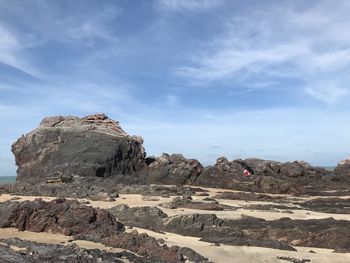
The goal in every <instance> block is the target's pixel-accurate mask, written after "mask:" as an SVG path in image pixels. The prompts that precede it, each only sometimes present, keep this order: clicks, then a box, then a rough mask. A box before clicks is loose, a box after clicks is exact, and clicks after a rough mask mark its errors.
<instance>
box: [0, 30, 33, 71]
mask: <svg viewBox="0 0 350 263" xmlns="http://www.w3.org/2000/svg"><path fill="white" fill-rule="evenodd" d="M23 48H24V47H23V45H22V44H20V40H19V38H18V35H17V34H15V33H14V32H11V31H10V30H8V29H7V28H5V27H4V26H3V25H1V24H0V62H1V63H3V64H6V65H9V66H11V67H13V68H16V69H17V70H20V71H23V72H25V73H26V74H29V75H32V76H35V75H37V74H38V72H37V70H36V69H35V68H34V67H32V66H31V65H30V64H29V63H27V62H26V61H25V59H23V57H22V56H21V55H20V53H21V50H22V49H23Z"/></svg>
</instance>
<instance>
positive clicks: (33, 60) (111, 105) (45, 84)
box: [0, 0, 350, 175]
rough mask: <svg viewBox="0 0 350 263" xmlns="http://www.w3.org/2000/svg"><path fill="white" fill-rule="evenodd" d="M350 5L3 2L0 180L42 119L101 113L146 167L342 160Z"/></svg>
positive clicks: (215, 0)
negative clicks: (137, 147) (181, 161)
mask: <svg viewBox="0 0 350 263" xmlns="http://www.w3.org/2000/svg"><path fill="white" fill-rule="evenodd" d="M349 14H350V2H349V1H346V0H344V1H342V0H339V1H336V2H334V1H331V0H329V1H322V0H319V1H313V0H310V1H297V0H296V1H288V0H285V1H277V0H276V1H273V0H271V1H258V0H255V1H253V0H247V1H238V0H237V1H235V0H159V1H157V0H154V1H151V0H144V1H142V0H139V1H122V0H118V1H114V0H111V1H108V0H104V1H97V0H96V1H90V0H81V1H79V0H75V1H70V0H55V1H54V0H46V1H40V0H26V1H20V0H11V1H9V0H0V117H1V124H0V174H1V175H11V174H15V169H16V168H15V165H14V159H13V157H12V153H11V152H10V146H11V144H12V143H13V142H14V141H15V140H16V139H17V138H18V137H19V136H20V135H21V134H22V133H27V132H29V131H30V130H32V129H33V128H35V127H36V126H37V125H38V124H39V122H40V121H41V119H42V118H43V117H45V116H48V115H78V116H84V115H87V114H91V113H95V112H105V113H106V114H107V115H109V116H110V117H111V118H113V119H115V120H119V121H120V123H121V125H122V127H123V128H124V129H125V130H126V131H127V132H129V133H130V134H138V135H141V136H142V137H143V138H144V140H145V147H146V151H147V153H148V154H150V155H159V154H161V153H162V152H168V153H176V152H181V153H183V154H184V155H185V156H186V157H189V158H197V159H199V160H200V161H202V162H203V163H205V164H208V163H213V162H214V161H215V160H216V158H217V157H219V156H221V155H226V156H227V157H228V158H229V159H233V158H245V157H251V156H255V157H261V158H266V159H275V160H280V161H293V160H300V159H304V160H306V161H309V162H311V163H313V164H317V165H334V164H336V163H337V162H338V161H339V160H341V159H344V158H345V157H347V156H348V155H349V152H350V136H349V135H348V132H349V128H350V121H349V120H350V117H349V116H350V115H349V113H350V106H349V103H348V101H349V98H350V96H349V94H350V86H349V80H350V74H349V70H350V34H349V28H350V19H349Z"/></svg>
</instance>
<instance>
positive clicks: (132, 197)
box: [0, 188, 350, 263]
mask: <svg viewBox="0 0 350 263" xmlns="http://www.w3.org/2000/svg"><path fill="white" fill-rule="evenodd" d="M205 189H206V190H207V191H208V193H209V196H210V197H213V196H215V195H216V194H218V192H224V191H226V192H229V191H230V190H225V189H213V188H205ZM231 192H238V191H232V190H231ZM276 196H283V197H284V200H286V201H287V202H286V203H283V205H287V206H288V205H292V202H293V203H294V202H296V201H305V200H311V199H314V198H326V197H317V196H316V197H315V196H313V197H297V198H296V197H294V196H288V195H276ZM14 197H15V199H17V200H14V201H24V200H34V199H35V198H37V197H36V196H13V195H8V194H3V195H0V202H4V201H7V200H10V199H11V198H14ZM173 197H174V196H171V197H169V198H165V197H157V198H158V199H159V200H157V201H145V200H142V195H138V194H120V197H119V198H117V199H116V201H113V202H106V201H91V200H89V202H90V204H89V205H91V206H93V207H99V208H104V209H107V208H111V207H113V206H115V205H118V204H127V205H129V206H130V207H135V206H158V207H159V208H160V209H162V210H163V211H164V212H165V213H167V214H168V216H172V215H180V214H193V213H202V214H208V213H215V214H216V215H217V216H218V217H220V218H232V219H238V218H241V217H242V216H253V217H258V218H263V219H265V220H275V219H279V218H282V217H290V218H292V219H321V218H329V217H333V218H335V219H343V220H350V215H346V214H330V213H318V212H313V211H308V210H305V209H300V210H293V209H291V210H292V211H293V214H290V213H283V212H275V211H261V210H260V211H258V210H248V209H244V208H243V209H242V208H239V209H237V210H235V211H215V212H214V211H204V210H196V209H182V208H178V209H165V208H162V207H160V206H159V204H161V203H163V202H170V201H171V200H172V198H173ZM40 198H42V199H43V200H45V201H50V200H52V199H55V198H53V197H40ZM203 198H205V197H202V196H193V200H194V201H202V199H203ZM83 200H86V199H83ZM217 201H219V203H221V204H224V205H230V206H233V207H242V206H245V205H251V204H261V205H263V204H265V205H266V204H274V203H273V202H264V201H243V200H225V199H217ZM281 211H283V210H281ZM133 229H136V230H138V231H139V232H140V233H147V234H148V235H150V236H154V237H156V238H163V239H164V240H166V243H167V244H168V245H169V246H172V245H177V246H186V247H190V248H192V249H194V250H195V251H197V252H198V253H200V254H202V255H203V256H206V257H208V258H209V259H210V260H212V261H214V262H248V263H249V262H266V263H269V262H271V263H274V262H288V261H284V260H279V259H277V256H288V257H293V258H298V259H311V260H312V261H311V262H317V263H318V262H319V263H322V262H327V263H328V262H337V263H343V262H344V263H345V262H350V253H346V254H341V253H333V252H332V250H329V249H320V248H310V247H308V248H303V247H296V249H297V250H298V251H297V252H293V251H285V250H278V249H270V248H261V247H247V246H227V245H221V246H214V245H212V244H210V243H207V242H202V241H199V238H195V237H188V236H181V235H177V234H173V233H162V234H161V233H156V232H153V231H150V230H145V229H141V228H136V227H134V228H133ZM127 231H131V230H129V229H127ZM9 237H18V238H22V239H25V240H30V241H36V242H45V243H54V244H68V243H69V242H74V243H76V244H77V245H79V246H80V247H82V248H87V249H93V248H97V249H101V250H106V251H108V252H120V251H122V250H121V249H118V248H109V247H106V246H104V245H102V244H100V243H94V242H89V241H82V240H77V241H72V237H69V236H63V235H60V234H53V233H33V232H28V231H23V232H19V231H18V230H16V229H13V228H7V229H0V238H9ZM14 249H20V248H14ZM311 250H312V251H314V252H316V253H310V252H309V251H311Z"/></svg>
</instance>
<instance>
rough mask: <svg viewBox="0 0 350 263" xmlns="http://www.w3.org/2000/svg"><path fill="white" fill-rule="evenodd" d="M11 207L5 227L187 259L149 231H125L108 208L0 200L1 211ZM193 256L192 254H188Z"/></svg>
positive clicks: (157, 259)
mask: <svg viewBox="0 0 350 263" xmlns="http://www.w3.org/2000/svg"><path fill="white" fill-rule="evenodd" d="M4 209H9V210H10V212H9V213H7V214H6V216H4V219H1V220H3V221H4V223H3V224H2V225H1V227H15V228H17V229H19V230H21V231H23V230H28V231H32V232H52V233H61V234H64V235H71V236H73V237H74V238H75V239H85V240H89V241H93V242H100V243H102V244H104V245H107V246H111V247H116V248H123V249H127V250H130V251H132V252H134V253H137V254H138V255H140V256H142V257H146V258H148V259H152V260H153V261H152V262H183V261H184V260H183V259H184V258H183V253H182V252H180V250H179V247H168V246H166V245H159V244H158V242H157V240H156V239H155V238H153V237H149V236H147V235H145V234H138V233H137V232H135V231H133V232H132V233H126V232H124V225H123V224H121V223H120V222H117V221H116V219H115V217H114V216H113V215H112V214H111V213H109V212H108V211H106V210H103V209H97V208H93V207H89V206H85V205H82V204H80V203H79V202H77V201H68V200H66V199H56V200H53V201H51V202H44V201H41V200H37V201H25V202H21V203H15V205H14V206H9V204H8V203H0V211H2V210H4ZM186 256H187V257H190V256H191V255H186Z"/></svg>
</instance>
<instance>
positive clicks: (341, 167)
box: [335, 158, 350, 176]
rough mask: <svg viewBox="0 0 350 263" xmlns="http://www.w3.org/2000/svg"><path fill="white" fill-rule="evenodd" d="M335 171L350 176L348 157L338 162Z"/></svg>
mask: <svg viewBox="0 0 350 263" xmlns="http://www.w3.org/2000/svg"><path fill="white" fill-rule="evenodd" d="M335 173H336V174H337V175H341V176H350V158H349V159H345V160H343V161H341V162H339V163H338V165H337V167H336V168H335Z"/></svg>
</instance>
